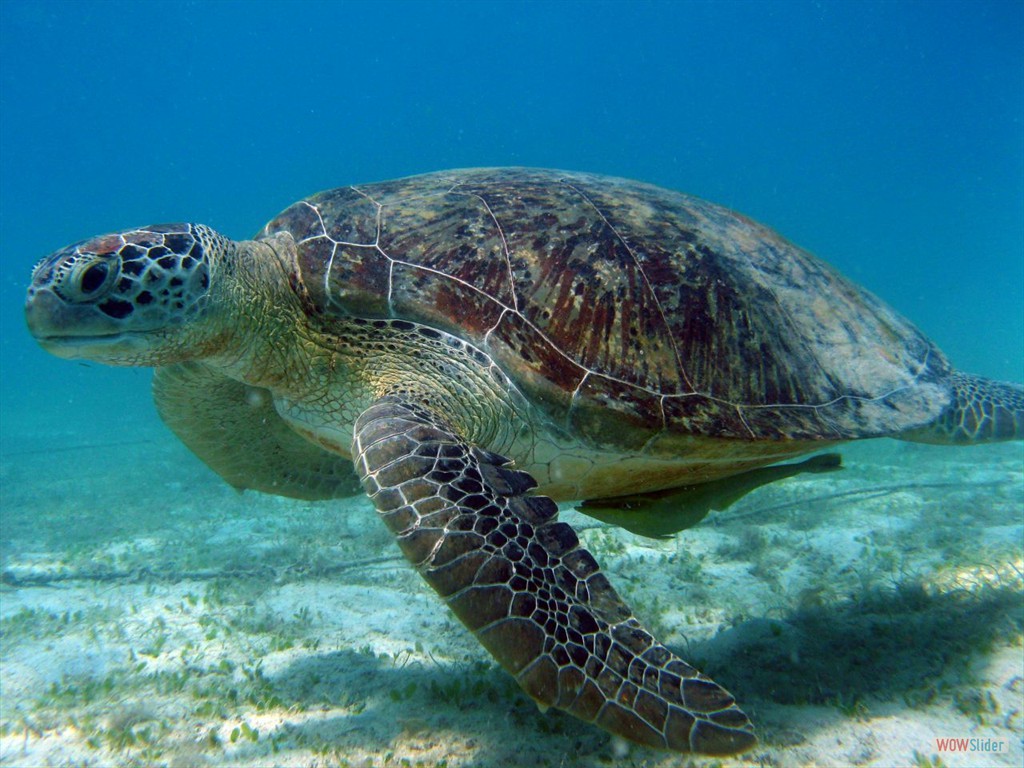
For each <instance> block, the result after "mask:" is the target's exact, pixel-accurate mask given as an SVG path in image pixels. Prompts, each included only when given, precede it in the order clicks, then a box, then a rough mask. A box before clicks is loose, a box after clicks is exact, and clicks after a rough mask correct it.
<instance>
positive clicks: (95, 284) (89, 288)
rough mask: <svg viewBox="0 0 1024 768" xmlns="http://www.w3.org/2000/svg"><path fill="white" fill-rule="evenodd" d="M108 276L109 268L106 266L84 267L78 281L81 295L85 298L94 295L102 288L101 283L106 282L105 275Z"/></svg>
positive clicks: (92, 265) (93, 265)
mask: <svg viewBox="0 0 1024 768" xmlns="http://www.w3.org/2000/svg"><path fill="white" fill-rule="evenodd" d="M109 274H110V267H108V266H107V265H106V264H91V265H89V266H88V267H86V268H85V271H84V272H83V273H82V277H81V281H80V285H81V288H82V293H84V294H85V295H86V296H88V295H89V294H91V293H96V291H98V290H99V289H100V288H102V287H103V283H104V282H106V280H107V275H109Z"/></svg>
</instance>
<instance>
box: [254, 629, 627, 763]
mask: <svg viewBox="0 0 1024 768" xmlns="http://www.w3.org/2000/svg"><path fill="white" fill-rule="evenodd" d="M267 682H268V683H269V685H270V686H272V688H273V691H274V694H275V695H276V696H278V697H279V698H280V699H281V700H282V702H283V703H284V704H285V705H287V706H292V705H295V706H297V707H298V708H299V709H300V710H301V711H315V710H316V709H317V708H318V707H324V708H328V707H337V708H345V709H347V710H349V712H350V714H348V713H347V714H339V715H337V716H333V717H327V718H324V719H315V720H307V721H303V722H295V723H288V724H285V725H282V726H281V727H280V729H279V731H278V735H279V736H280V737H281V741H282V743H283V744H287V745H288V746H290V747H291V748H293V749H298V750H302V749H312V750H314V751H316V750H318V749H320V750H327V751H339V750H340V751H341V752H343V753H345V754H347V755H353V754H355V753H356V752H358V751H359V750H366V751H367V752H369V753H373V752H376V751H379V750H381V749H384V748H402V747H399V745H404V746H406V747H408V748H409V749H411V750H413V751H416V750H425V749H430V748H431V746H435V747H436V746H439V745H445V746H446V747H447V748H449V749H451V748H453V747H458V746H461V747H465V748H471V749H473V750H474V751H479V753H480V754H481V755H486V756H487V758H488V760H495V761H498V762H507V761H505V760H503V756H506V757H508V758H509V759H511V760H513V762H514V761H515V760H516V759H519V760H521V759H522V757H523V751H524V749H527V747H526V746H524V745H523V744H521V743H519V742H520V740H518V739H514V740H513V739H510V738H509V734H512V733H523V732H528V733H531V734H533V736H532V737H531V738H532V739H534V743H533V744H532V745H531V746H529V748H528V750H529V751H532V750H537V752H538V757H539V756H540V754H541V752H543V750H544V749H548V750H551V749H553V750H555V751H556V752H557V750H558V749H559V748H564V749H566V750H568V753H571V754H575V755H582V754H589V753H591V752H601V751H602V750H604V749H606V742H607V739H608V736H607V734H606V733H604V732H603V731H601V730H600V729H598V728H595V727H592V726H590V725H588V724H585V723H582V722H580V721H578V720H576V719H574V718H572V717H570V716H568V715H566V714H564V713H561V712H559V711H558V710H549V711H548V712H546V713H542V712H541V711H540V710H539V708H538V707H537V706H536V705H535V704H534V703H533V702H532V701H531V700H530V699H529V697H527V696H525V695H524V694H523V693H522V692H521V691H520V689H519V687H518V686H517V685H516V683H515V681H514V680H513V678H512V677H510V676H509V675H508V674H507V673H505V672H504V671H502V670H501V669H500V668H498V667H497V666H495V665H493V664H490V663H488V662H485V661H477V662H449V663H445V662H436V663H426V664H425V663H422V662H418V661H412V662H408V663H406V662H405V661H402V660H401V659H400V657H394V658H391V659H389V657H388V656H387V654H383V655H381V656H374V655H373V654H372V653H366V652H363V651H355V650H349V649H343V650H339V651H334V652H330V653H324V654H314V655H309V656H304V657H302V658H298V659H296V660H295V661H294V662H293V663H291V664H290V665H289V666H288V667H286V668H285V669H284V670H282V671H281V672H280V673H278V674H275V675H273V676H268V678H267ZM547 739H550V740H551V742H550V744H549V745H548V747H544V746H543V742H544V741H546V740H547ZM541 762H543V761H538V763H537V764H541Z"/></svg>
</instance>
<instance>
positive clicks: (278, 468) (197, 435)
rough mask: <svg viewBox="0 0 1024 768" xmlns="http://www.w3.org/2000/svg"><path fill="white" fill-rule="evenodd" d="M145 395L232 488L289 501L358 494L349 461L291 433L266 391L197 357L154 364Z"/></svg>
mask: <svg viewBox="0 0 1024 768" xmlns="http://www.w3.org/2000/svg"><path fill="white" fill-rule="evenodd" d="M153 399H154V401H155V402H156V409H157V411H158V412H159V414H160V418H161V419H163V421H164V423H165V424H166V425H167V426H168V427H170V429H171V431H172V432H174V434H176V435H177V436H178V439H180V440H181V441H182V442H183V443H184V444H185V445H187V446H188V447H189V449H190V450H191V451H192V452H193V453H194V454H195V455H196V456H198V457H199V458H200V459H202V460H203V462H205V463H206V465H207V466H208V467H210V469H212V470H213V471H214V472H216V473H217V474H218V475H220V476H221V477H223V478H224V479H225V480H227V481H228V482H229V483H230V484H231V485H232V486H233V487H234V488H237V489H238V490H240V491H244V490H246V489H249V488H252V489H254V490H257V491H263V492H264V493H273V494H275V495H278V496H290V497H292V498H295V499H337V498H342V497H345V496H352V495H354V494H357V493H359V481H358V480H357V479H356V476H355V473H354V472H353V471H352V462H351V461H349V460H348V459H346V458H344V457H342V456H338V455H337V454H334V453H330V452H328V451H326V450H324V449H323V448H320V447H319V446H316V445H314V444H313V443H311V442H310V441H308V440H306V439H305V438H303V437H301V436H300V435H298V434H297V433H296V432H295V431H294V430H293V429H292V428H291V427H290V426H288V423H287V422H286V421H285V420H284V419H282V418H281V416H280V415H279V414H278V413H277V410H276V409H275V408H274V403H273V397H272V395H271V393H270V392H269V391H268V390H266V389H262V388H261V387H252V386H249V385H248V384H243V383H242V382H240V381H235V380H234V379H231V378H228V377H227V376H225V375H224V374H222V373H219V372H218V371H216V370H214V369H213V368H211V367H209V366H207V365H205V364H204V363H194V362H193V363H180V364H178V365H169V366H165V367H163V368H157V369H156V373H155V374H154V376H153Z"/></svg>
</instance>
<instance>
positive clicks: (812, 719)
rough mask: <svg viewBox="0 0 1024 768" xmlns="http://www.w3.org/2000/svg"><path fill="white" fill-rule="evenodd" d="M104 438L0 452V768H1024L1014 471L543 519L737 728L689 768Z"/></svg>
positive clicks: (368, 511)
mask: <svg viewBox="0 0 1024 768" xmlns="http://www.w3.org/2000/svg"><path fill="white" fill-rule="evenodd" d="M116 426H117V425H113V426H112V427H111V429H110V431H109V432H99V433H97V432H92V433H90V434H89V436H88V437H85V436H84V435H83V434H82V433H80V432H77V431H76V432H68V431H66V430H62V429H61V428H60V427H57V426H50V427H49V428H48V427H47V425H45V424H44V425H38V424H34V425H33V426H32V428H31V429H29V428H28V426H27V425H26V426H25V428H24V429H21V428H20V426H19V425H18V424H17V423H13V424H11V425H8V427H6V428H5V430H4V440H3V453H2V456H0V489H2V505H0V513H2V524H3V525H2V535H0V545H2V549H0V555H2V559H3V560H2V571H3V578H2V584H0V664H2V667H0V685H2V689H0V693H2V695H0V764H2V765H6V766H26V767H28V766H32V767H34V766H51V765H52V766H135V765H138V766H162V765H166V766H175V767H178V768H185V767H187V766H254V767H255V766H366V767H367V768H368V767H370V766H373V767H374V768H378V767H380V768H383V767H385V766H449V767H450V768H454V767H455V766H519V765H522V766H651V767H654V766H689V765H694V766H712V765H722V766H733V765H756V766H781V767H788V766H884V767H886V768H888V767H890V766H893V767H895V766H919V767H924V766H932V767H933V768H937V767H938V766H951V767H952V766H971V767H981V766H1014V767H1015V768H1016V767H1018V766H1020V765H1022V764H1024V750H1022V736H1024V654H1022V627H1024V559H1022V553H1024V520H1022V518H1024V448H1022V446H1021V444H1019V443H1016V444H1004V445H996V446H985V447H979V448H970V449H959V450H958V449H948V448H945V449H944V448H931V447H927V446H919V445H911V444H904V443H899V442H896V441H871V442H866V443H862V444H857V445H852V446H849V447H846V448H845V449H844V450H843V455H844V462H845V465H846V467H845V469H844V470H843V471H841V472H837V473H832V474H828V475H807V476H802V477H795V478H791V479H789V480H785V481H782V482H780V483H777V484H775V485H773V486H771V487H768V488H764V489H762V490H759V491H757V492H755V493H753V494H751V495H750V496H748V497H746V498H745V499H743V500H741V501H740V502H739V503H738V504H737V505H736V506H734V508H733V509H731V510H729V511H728V512H725V513H717V514H713V516H712V517H711V518H709V519H708V520H706V521H705V522H704V523H702V524H701V525H700V526H698V527H697V528H695V529H691V530H689V531H685V532H683V533H682V534H680V535H679V536H677V537H676V538H674V539H671V540H665V541H654V540H649V539H643V538H640V537H636V536H633V535H631V534H629V533H626V532H624V531H621V530H618V529H615V528H609V527H607V526H604V525H602V524H599V523H596V522H595V521H593V520H591V519H589V518H586V517H584V516H582V515H580V514H579V513H577V512H575V511H573V510H572V509H571V508H569V507H566V508H565V511H564V512H563V519H565V520H567V521H569V522H571V523H572V524H573V525H574V526H575V527H576V528H577V530H578V531H579V532H580V536H581V538H582V539H583V541H584V542H585V543H586V544H587V546H588V547H589V548H590V549H591V551H592V552H593V553H594V554H595V555H596V556H597V558H598V560H599V561H600V562H601V563H602V565H603V567H604V569H605V571H606V572H607V574H608V576H609V578H610V579H611V580H612V583H613V584H615V586H616V587H617V588H618V589H619V591H620V593H621V594H622V595H623V596H624V597H625V598H626V599H627V600H628V601H629V602H630V604H631V605H632V606H633V608H634V611H635V613H636V615H637V616H638V617H639V618H640V620H641V621H642V622H644V623H645V624H646V625H647V626H648V628H650V629H651V630H652V631H653V632H654V633H655V635H656V636H658V637H659V639H661V640H662V641H663V642H664V643H666V644H667V645H668V646H669V647H671V648H672V649H673V650H675V651H676V652H678V653H679V654H680V655H681V656H682V657H683V658H684V659H686V660H687V661H689V662H691V663H693V664H694V665H695V666H698V667H699V668H701V669H702V670H704V671H705V672H706V673H708V674H709V675H710V676H712V677H713V678H714V679H715V680H717V681H718V682H719V683H721V684H722V685H724V686H725V687H726V688H728V689H729V690H730V691H731V692H732V693H733V694H734V695H735V696H736V697H737V699H738V700H739V702H740V704H741V705H742V706H743V708H744V709H745V710H746V712H747V713H748V714H749V715H750V716H751V718H752V720H753V721H754V722H755V724H756V726H757V729H758V735H759V738H760V743H759V745H758V747H757V748H756V749H754V750H752V751H751V752H749V753H748V754H746V755H743V756H741V757H739V758H736V759H727V760H714V759H704V758H690V757H687V756H681V755H674V754H668V753H663V752H658V751H654V750H648V749H644V748H640V747H637V746H633V745H628V744H625V743H623V742H621V741H619V740H616V739H614V738H612V737H610V736H609V735H608V734H606V733H605V732H603V731H601V730H600V729H598V728H596V727H593V726H590V725H588V724H586V723H582V722H579V721H577V720H575V719H573V718H571V717H569V716H567V715H563V714H561V713H559V712H554V711H549V712H548V713H546V714H542V713H541V712H539V711H538V709H537V708H536V706H534V704H533V703H532V702H531V701H530V700H529V699H528V698H527V697H526V696H525V695H524V694H522V693H521V692H520V691H519V689H518V688H517V687H516V685H515V684H514V682H513V681H512V680H511V678H510V677H508V676H507V675H506V674H505V673H504V672H502V671H501V670H500V669H498V668H497V666H496V665H495V664H493V663H492V661H491V660H490V657H489V656H488V655H487V654H486V653H485V652H484V650H483V649H482V648H481V647H480V646H479V645H478V644H477V642H476V641H475V640H474V638H473V637H472V636H471V635H470V633H469V632H468V631H467V630H465V629H464V628H463V627H462V626H461V625H460V624H459V623H458V622H457V621H456V620H455V619H454V618H453V617H452V616H451V615H450V614H449V613H448V612H447V609H445V608H444V607H443V605H442V603H441V602H440V601H439V600H438V599H436V598H435V597H434V595H433V593H432V592H431V591H430V590H429V588H428V587H427V586H426V585H425V584H424V583H422V582H421V581H420V579H419V577H418V576H417V575H416V574H415V573H414V572H413V571H412V569H411V568H410V567H408V566H407V565H406V563H405V562H404V560H402V559H401V557H400V556H399V554H398V551H397V547H396V546H395V545H394V543H393V542H392V540H391V538H390V536H389V534H388V533H387V531H386V530H385V528H384V526H383V525H382V524H381V523H380V522H379V521H378V520H377V519H376V514H375V513H374V512H373V510H372V508H371V507H370V505H369V503H368V502H367V501H366V500H365V499H362V498H354V499H347V500H342V501H337V502H324V503H308V502H299V501H292V500H286V499H279V498H274V497H270V496H264V495H260V494H255V493H245V494H238V493H236V492H234V491H233V490H231V489H230V488H228V487H227V486H225V485H224V484H223V483H222V482H221V481H220V480H219V479H218V478H216V477H215V476H214V475H213V474H212V473H210V472H209V471H208V470H207V469H205V468H204V467H203V466H202V465H201V464H200V463H199V462H198V461H197V460H196V459H194V458H193V457H192V456H191V455H190V454H189V453H188V452H187V451H186V450H185V449H184V448H183V447H181V446H180V445H178V444H177V443H176V442H175V441H174V440H173V438H172V437H171V436H170V435H169V434H168V433H166V432H165V431H163V430H162V429H160V428H159V427H158V426H156V425H153V426H152V427H147V428H142V429H138V428H136V429H135V430H134V431H133V432H132V433H131V439H127V438H126V437H125V434H123V432H122V433H118V432H117V431H116ZM945 739H960V740H966V741H956V742H951V743H949V742H945V741H940V740H945ZM972 739H973V740H974V741H970V740H972Z"/></svg>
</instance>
